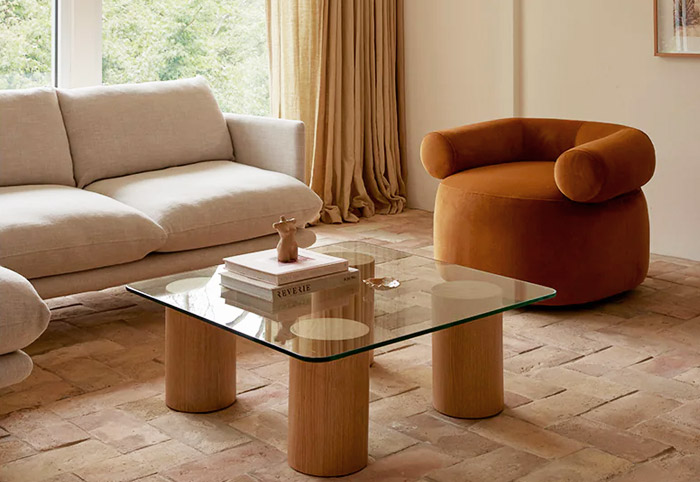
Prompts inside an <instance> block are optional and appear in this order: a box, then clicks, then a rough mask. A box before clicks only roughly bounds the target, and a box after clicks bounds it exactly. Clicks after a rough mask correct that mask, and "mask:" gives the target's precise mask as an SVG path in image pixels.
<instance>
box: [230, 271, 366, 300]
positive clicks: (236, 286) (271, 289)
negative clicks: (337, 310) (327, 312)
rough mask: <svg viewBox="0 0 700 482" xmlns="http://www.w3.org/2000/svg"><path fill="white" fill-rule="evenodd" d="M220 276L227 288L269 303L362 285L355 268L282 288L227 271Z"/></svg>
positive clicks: (282, 286)
mask: <svg viewBox="0 0 700 482" xmlns="http://www.w3.org/2000/svg"><path fill="white" fill-rule="evenodd" d="M220 275H221V284H222V285H223V286H225V287H226V288H229V289H232V290H235V291H240V292H242V293H245V294H248V295H250V296H255V297H256V298H261V299H264V300H267V301H279V300H283V299H289V298H294V297H300V296H304V295H306V294H309V293H313V292H314V291H320V290H325V289H331V288H337V287H339V286H347V285H352V284H357V285H359V283H360V276H359V272H358V270H357V269H355V268H348V270H347V271H344V272H341V273H331V274H328V275H325V276H319V277H317V278H312V279H307V280H302V281H297V282H296V283H288V284H286V285H281V286H277V285H273V284H270V283H265V282H264V281H260V280H256V279H253V278H248V277H245V276H241V275H239V274H236V273H231V272H230V271H227V270H225V269H222V270H221V272H220Z"/></svg>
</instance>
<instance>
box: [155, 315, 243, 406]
mask: <svg viewBox="0 0 700 482" xmlns="http://www.w3.org/2000/svg"><path fill="white" fill-rule="evenodd" d="M235 401H236V335H234V334H233V333H229V332H227V331H225V330H222V329H220V328H216V327H214V326H212V325H210V324H208V323H205V322H203V321H200V320H198V319H196V318H192V317H190V316H187V315H185V314H182V313H180V312H179V311H175V310H172V309H169V308H166V310H165V403H166V405H167V406H168V407H170V408H172V409H173V410H177V411H179V412H191V413H202V412H213V411H215V410H221V409H222V408H226V407H228V406H229V405H231V404H232V403H233V402H235Z"/></svg>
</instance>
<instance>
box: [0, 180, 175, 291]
mask: <svg viewBox="0 0 700 482" xmlns="http://www.w3.org/2000/svg"><path fill="white" fill-rule="evenodd" d="M0 213H2V216H0V265H2V266H5V267H7V268H10V269H12V270H14V271H16V272H18V273H20V274H21V275H22V276H24V277H25V278H30V279H31V278H39V277H42V276H51V275H56V274H63V273H72V272H77V271H84V270H88V269H92V268H100V267H102V266H111V265H113V264H121V263H128V262H130V261H136V260H139V259H141V258H143V257H144V256H146V255H147V254H148V253H150V252H151V251H155V250H156V249H158V248H160V247H161V246H162V245H163V243H164V242H165V238H166V235H165V232H163V230H162V229H161V228H160V226H158V225H157V224H156V223H154V222H153V221H152V220H151V219H149V218H148V217H147V216H146V215H144V214H142V213H140V212H138V211H137V210H136V209H134V208H131V207H129V206H126V205H124V204H121V203H119V202H118V201H115V200H114V199H110V198H108V197H106V196H102V195H100V194H96V193H93V192H89V191H84V190H82V189H77V188H74V187H67V186H54V185H45V186H44V185H42V186H17V187H1V188H0Z"/></svg>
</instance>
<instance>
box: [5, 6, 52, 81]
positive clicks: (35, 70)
mask: <svg viewBox="0 0 700 482" xmlns="http://www.w3.org/2000/svg"><path fill="white" fill-rule="evenodd" d="M53 8H54V0H0V53H1V55H0V89H21V88H27V87H42V86H51V85H53V84H54V80H53V50H54V49H53Z"/></svg>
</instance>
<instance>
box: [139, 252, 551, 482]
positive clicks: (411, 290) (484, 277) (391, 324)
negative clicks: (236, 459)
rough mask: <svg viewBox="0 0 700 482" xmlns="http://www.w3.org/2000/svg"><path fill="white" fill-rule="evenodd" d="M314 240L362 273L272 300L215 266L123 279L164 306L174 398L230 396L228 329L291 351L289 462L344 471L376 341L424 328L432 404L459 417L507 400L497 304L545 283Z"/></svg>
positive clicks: (183, 404) (355, 447) (203, 401)
mask: <svg viewBox="0 0 700 482" xmlns="http://www.w3.org/2000/svg"><path fill="white" fill-rule="evenodd" d="M313 249H314V250H317V251H319V252H323V253H327V254H331V255H334V256H339V257H343V258H346V259H348V260H349V262H350V266H352V267H355V268H357V269H358V270H359V275H360V276H359V280H358V282H357V283H356V284H352V285H349V286H344V287H340V288H333V289H326V290H321V291H316V292H313V293H307V294H304V295H301V296H297V297H293V298H289V299H284V300H282V301H281V302H280V303H276V304H272V303H269V302H264V301H262V300H259V299H257V298H253V297H250V296H247V295H245V294H244V293H240V292H237V291H232V290H229V289H226V288H223V287H222V286H221V285H220V277H219V275H218V271H219V270H220V269H222V268H221V267H217V266H215V267H212V268H206V269H202V270H197V271H191V272H187V273H181V274H177V275H172V276H166V277H162V278H158V279H153V280H147V281H141V282H137V283H132V284H131V285H129V286H128V287H127V289H128V290H129V291H131V292H132V293H135V294H137V295H140V296H143V297H145V298H148V299H150V300H153V301H155V302H157V303H160V304H162V305H163V306H165V345H166V346H165V371H166V375H165V400H166V404H167V405H168V406H169V407H170V408H172V409H174V410H178V411H183V412H197V413H201V412H211V411H215V410H220V409H223V408H225V407H227V406H229V405H231V404H232V403H233V402H234V401H235V400H236V339H237V338H238V337H243V338H247V339H248V340H251V341H253V342H255V343H258V344H260V345H263V346H265V347H268V348H270V349H272V350H276V351H279V352H282V353H284V354H285V355H288V356H289V416H288V417H289V435H288V451H287V458H288V463H289V465H290V466H291V467H292V468H294V469H295V470H297V471H299V472H303V473H306V474H310V475H317V476H340V475H346V474H350V473H353V472H356V471H358V470H361V469H362V468H364V467H365V466H366V465H367V454H368V427H369V369H370V364H371V362H372V350H373V349H374V348H379V347H383V346H387V345H391V344H392V343H397V342H399V341H402V340H407V339H410V338H414V337H417V336H420V335H424V334H427V333H432V350H433V360H432V361H433V363H432V365H433V405H434V407H435V409H436V410H438V411H440V412H442V413H444V414H446V415H449V416H453V417H460V418H483V417H489V416H492V415H496V414H498V413H499V412H500V411H501V410H503V325H502V313H503V312H504V311H506V310H510V309H514V308H519V307H522V306H525V305H528V304H531V303H535V302H538V301H542V300H546V299H548V298H552V297H553V296H554V295H555V291H554V290H553V289H551V288H547V287H544V286H539V285H535V284H532V283H527V282H525V281H518V280H515V279H511V278H506V277H503V276H498V275H494V274H491V273H486V272H483V271H478V270H474V269H470V268H465V267H463V266H457V265H453V264H449V263H443V262H440V261H435V260H433V259H430V258H427V257H423V256H417V255H414V254H410V253H405V252H401V251H396V250H393V249H388V248H385V247H383V246H377V245H373V244H367V243H363V242H343V243H338V244H331V245H327V246H321V247H316V248H313ZM382 279H383V280H382ZM365 280H375V281H377V282H375V283H374V284H370V283H368V282H365Z"/></svg>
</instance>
